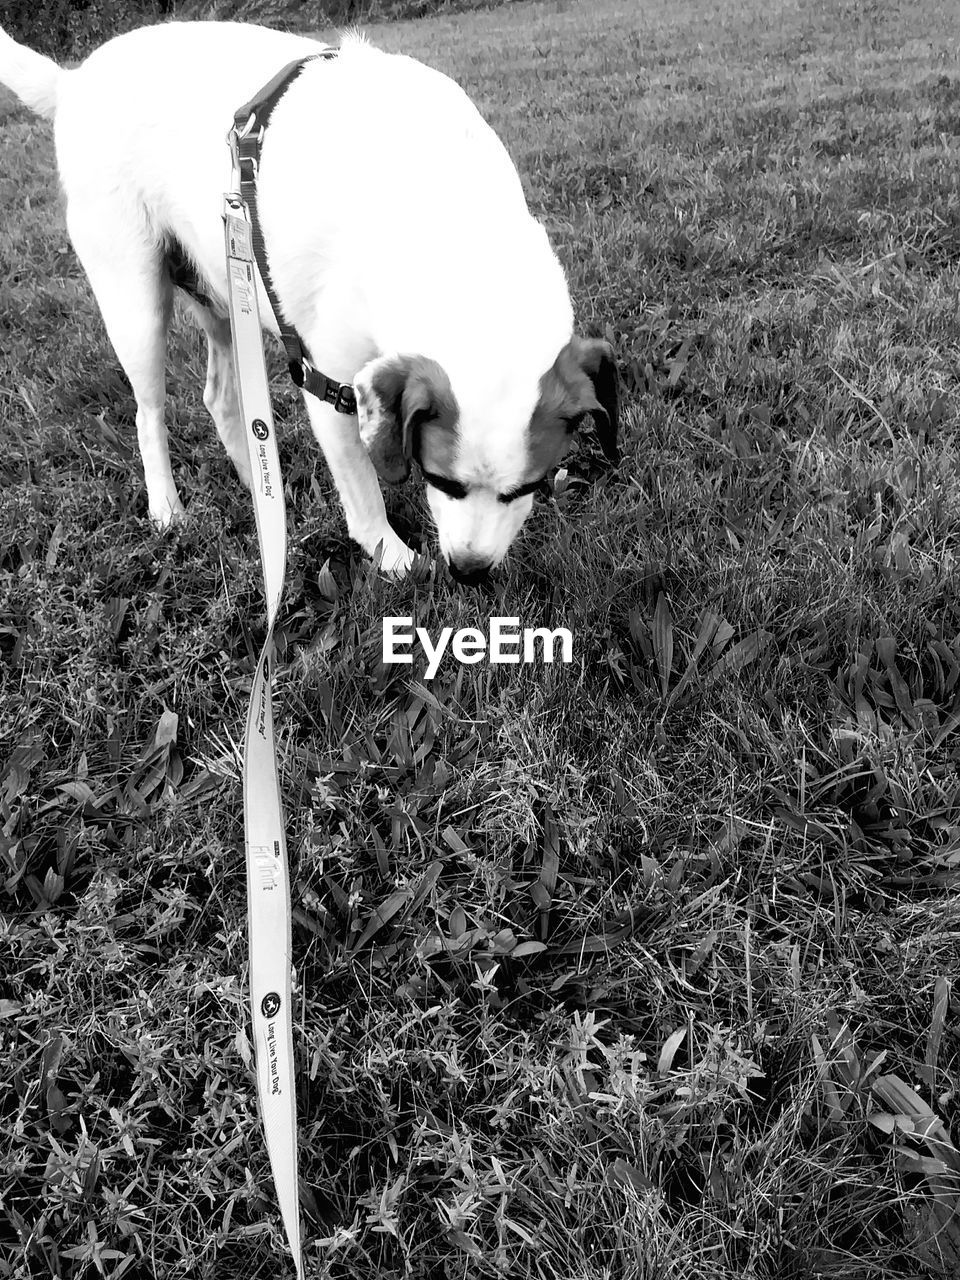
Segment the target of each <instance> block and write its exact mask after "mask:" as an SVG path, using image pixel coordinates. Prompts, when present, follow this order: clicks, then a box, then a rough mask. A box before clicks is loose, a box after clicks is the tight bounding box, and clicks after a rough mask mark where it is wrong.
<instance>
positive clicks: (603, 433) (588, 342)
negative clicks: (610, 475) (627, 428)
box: [570, 338, 620, 462]
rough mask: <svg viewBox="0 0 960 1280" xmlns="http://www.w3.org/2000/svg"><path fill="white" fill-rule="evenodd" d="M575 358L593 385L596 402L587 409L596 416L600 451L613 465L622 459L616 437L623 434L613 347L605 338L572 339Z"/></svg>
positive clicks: (618, 377) (571, 343) (594, 418)
mask: <svg viewBox="0 0 960 1280" xmlns="http://www.w3.org/2000/svg"><path fill="white" fill-rule="evenodd" d="M570 345H571V346H572V347H573V348H574V358H575V359H576V362H577V364H578V365H579V366H580V368H581V369H582V371H583V372H584V373H585V374H586V375H587V377H588V378H589V379H590V381H591V382H592V383H593V394H594V396H595V400H594V402H593V403H592V404H590V405H588V406H587V407H588V408H589V410H590V412H591V413H592V414H593V421H594V425H595V426H596V429H597V438H598V439H599V441H600V447H601V448H602V449H603V452H604V453H605V454H606V455H607V457H608V458H609V459H610V461H611V462H616V461H617V460H618V458H619V457H620V451H619V449H618V448H617V433H618V432H619V430H620V375H619V374H618V373H617V362H616V359H615V358H614V354H613V347H611V345H610V343H609V342H604V341H603V339H602V338H573V339H571V342H570Z"/></svg>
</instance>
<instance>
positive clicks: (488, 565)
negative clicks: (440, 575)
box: [448, 556, 493, 587]
mask: <svg viewBox="0 0 960 1280" xmlns="http://www.w3.org/2000/svg"><path fill="white" fill-rule="evenodd" d="M448 564H449V566H450V576H451V577H452V578H453V579H454V581H456V582H459V583H460V584H461V586H464V587H478V586H480V584H481V583H482V582H486V580H487V578H489V576H490V570H491V569H492V568H493V561H492V560H479V559H476V558H475V557H473V556H465V557H464V558H463V559H462V560H453V559H451V560H449V561H448Z"/></svg>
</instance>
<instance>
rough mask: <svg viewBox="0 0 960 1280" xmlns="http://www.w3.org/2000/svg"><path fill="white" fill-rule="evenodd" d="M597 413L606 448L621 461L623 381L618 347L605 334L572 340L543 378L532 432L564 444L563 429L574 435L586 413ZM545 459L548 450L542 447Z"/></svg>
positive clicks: (559, 445) (558, 446)
mask: <svg viewBox="0 0 960 1280" xmlns="http://www.w3.org/2000/svg"><path fill="white" fill-rule="evenodd" d="M588 413H590V414H592V415H593V421H594V424H595V426H596V430H597V438H598V439H599V441H600V446H601V448H602V449H603V452H604V453H605V454H606V456H607V457H608V458H610V459H611V461H613V462H616V461H617V459H618V457H619V453H618V450H617V431H618V428H619V421H620V379H619V375H618V373H617V364H616V360H615V359H614V355H613V348H612V347H611V346H610V343H609V342H604V341H603V340H602V339H600V338H576V337H574V338H571V339H570V341H569V342H568V343H567V345H566V346H565V347H564V348H563V350H562V351H561V352H560V354H559V355H558V356H557V358H556V360H554V362H553V365H552V366H551V368H550V369H548V370H547V372H546V373H545V374H544V375H543V377H542V378H541V379H540V401H539V403H538V405H537V408H536V409H535V411H534V415H533V419H532V421H531V424H530V429H531V436H532V437H533V438H534V439H540V440H542V441H544V442H547V441H549V440H550V439H551V438H553V439H554V440H555V441H556V443H555V445H554V446H553V447H554V448H555V449H556V450H561V449H562V448H563V445H562V438H563V435H564V433H565V432H566V433H571V432H573V431H575V430H576V428H577V426H579V423H580V420H581V419H582V418H583V417H584V416H585V415H586V414H588ZM542 451H543V454H544V457H546V456H547V454H548V452H549V449H548V448H547V447H546V443H544V446H543V450H542Z"/></svg>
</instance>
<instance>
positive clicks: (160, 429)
mask: <svg viewBox="0 0 960 1280" xmlns="http://www.w3.org/2000/svg"><path fill="white" fill-rule="evenodd" d="M317 49H318V45H317V44H316V43H315V42H314V41H313V40H312V39H310V38H308V37H305V36H298V35H293V34H288V33H284V32H279V31H275V30H270V29H267V28H264V27H257V26H251V25H246V24H242V23H232V22H169V23H163V24H160V25H157V26H149V27H143V28H140V29H138V30H136V31H132V32H130V33H128V34H126V35H122V36H118V37H116V38H114V39H112V40H110V41H108V42H107V43H106V44H104V45H102V46H101V47H100V48H99V49H97V50H95V51H94V52H93V53H92V54H90V56H89V57H88V58H87V59H86V61H84V62H83V63H82V64H81V65H80V66H79V67H77V68H75V69H71V70H66V69H62V68H60V67H58V66H57V64H56V63H55V62H53V61H52V60H50V59H49V58H46V57H44V56H43V55H40V54H38V53H35V52H33V51H32V50H30V49H28V48H26V47H25V46H23V45H20V44H18V43H16V42H15V41H14V40H13V39H12V38H11V37H10V36H9V35H7V34H6V33H4V32H2V31H0V82H2V83H4V84H5V85H7V86H8V87H9V88H10V89H12V90H13V92H14V93H15V94H17V95H18V97H19V98H20V99H21V100H22V101H23V102H24V103H25V104H26V105H27V106H29V107H30V108H32V109H33V110H34V111H36V112H37V113H39V114H40V115H42V116H46V117H48V118H51V119H52V120H53V122H54V134H55V141H56V153H57V164H58V169H59V174H60V179H61V183H62V185H63V188H64V192H65V196H66V220H67V228H68V230H69V234H70V239H71V241H72V243H73V246H74V248H75V250H76V253H77V256H78V258H79V260H80V263H81V264H82V266H83V268H84V270H85V272H86V274H87V277H88V279H89V281H90V285H91V288H92V289H93V292H94V294H95V296H96V299H97V302H98V304H99V307H100V311H101V313H102V316H103V320H104V323H105V325H106V329H107V333H108V335H109V337H110V340H111V342H112V344H113V347H114V349H115V351H116V354H117V356H118V358H119V360H120V363H121V364H122V365H123V368H124V370H125V371H126V374H127V376H128V378H129V380H130V383H131V386H132V388H133V392H134V396H135V398H136V404H137V415H136V422H137V438H138V443H139V447H140V455H141V458H142V462H143V469H144V478H145V482H146V489H147V499H148V509H149V514H150V517H151V519H152V520H153V521H154V522H155V524H156V525H158V526H160V527H161V528H165V527H167V526H168V525H170V524H171V522H173V521H176V520H178V519H179V518H181V517H182V515H183V513H184V508H183V505H182V503H181V501H180V497H179V494H178V492H177V487H176V484H175V483H174V478H173V473H172V471H171V466H170V454H169V447H168V439H167V430H166V426H165V422H164V401H165V395H166V388H165V376H166V375H165V348H166V331H167V327H168V323H169V320H170V315H171V311H172V299H173V296H174V293H175V291H179V292H180V293H181V295H182V297H183V300H184V301H185V303H186V305H187V307H188V308H189V309H190V310H191V311H192V312H193V314H194V315H195V317H196V319H197V320H198V322H199V324H200V325H201V327H202V328H203V330H204V332H205V334H206V338H207V348H208V354H207V375H206V385H205V388H204V393H203V399H204V404H205V405H206V407H207V409H208V410H209V412H210V415H211V417H212V418H213V421H214V423H215V425H216V429H217V433H218V435H219V437H220V440H221V441H222V443H223V446H224V448H225V450H226V452H227V454H228V455H229V457H230V459H231V460H232V462H233V465H234V467H235V468H236V471H237V473H238V475H239V476H240V478H241V479H242V480H243V482H244V483H245V484H247V485H248V486H249V484H250V483H251V473H250V465H249V462H248V459H247V448H246V443H245V438H244V428H243V423H242V421H241V417H240V412H239V405H238V400H237V391H236V385H235V380H234V367H233V360H232V348H231V332H230V323H229V319H228V310H227V301H226V299H227V275H226V263H225V251H224V239H223V223H222V213H223V194H224V192H225V191H227V190H229V189H230V187H231V160H230V153H229V148H228V147H227V145H226V141H225V139H226V134H227V130H228V128H229V126H230V125H231V123H232V121H233V114H234V112H235V110H236V109H237V108H238V107H239V106H240V105H241V104H242V103H244V102H246V101H247V100H248V99H250V98H251V97H252V96H253V95H254V93H256V92H257V91H258V90H259V89H260V88H261V87H262V86H263V85H264V83H265V82H266V81H268V80H269V79H270V78H271V77H272V76H274V75H275V73H276V72H277V71H278V70H279V69H280V68H281V67H283V66H284V65H285V64H287V63H288V62H290V61H292V60H294V59H297V58H304V57H307V56H309V55H310V54H311V53H316V52H317ZM258 203H259V211H260V219H261V223H262V227H263V234H264V239H265V242H266V247H267V255H268V259H269V269H270V275H271V276H272V279H273V282H274V286H275V289H276V293H277V295H278V299H279V303H280V307H281V309H282V311H283V312H284V314H285V316H286V318H287V320H288V321H289V322H290V323H291V324H292V325H293V326H294V327H295V329H296V330H297V332H298V333H299V334H300V336H301V338H302V339H303V341H304V343H305V345H306V348H307V350H308V351H309V352H310V353H311V355H312V357H313V361H314V363H315V365H316V367H318V368H320V369H322V370H323V371H324V373H325V374H326V375H327V376H328V377H332V378H335V379H337V380H339V381H342V382H344V383H352V384H353V387H354V391H355V395H356V401H357V413H356V415H354V416H349V417H345V416H344V415H343V414H342V413H337V412H336V410H335V409H334V408H333V407H332V406H331V405H329V404H327V403H325V402H323V401H321V400H319V399H318V398H317V397H315V396H313V395H311V394H309V393H307V392H304V400H305V402H306V407H307V412H308V414H309V418H310V424H311V427H312V429H313V433H314V435H315V436H316V439H317V441H318V443H319V445H320V447H321V449H322V451H323V453H324V455H325V457H326V460H327V464H328V466H329V468H330V472H331V475H332V477H333V480H334V483H335V484H336V487H337V491H338V493H339V496H340V499H341V502H342V505H343V509H344V513H345V516H346V523H347V529H348V532H349V534H350V536H351V538H353V539H354V540H355V541H356V542H357V543H359V544H360V546H361V547H362V548H363V549H364V551H365V552H366V553H367V554H368V555H370V556H371V557H374V558H376V559H377V560H379V562H380V564H381V565H382V567H383V568H384V569H385V570H387V571H388V572H390V573H393V574H396V575H398V576H402V575H403V574H404V573H405V572H407V571H408V570H409V569H410V568H411V566H412V564H413V562H414V559H415V557H414V553H413V552H412V551H411V549H410V548H409V547H408V546H407V545H406V543H404V542H403V541H402V540H401V539H400V537H399V536H398V535H397V534H396V533H395V532H394V530H393V529H392V528H391V527H390V525H389V523H388V521H387V516H386V509H385V507H384V501H383V494H382V492H381V489H380V485H379V483H378V473H379V477H380V478H382V479H383V480H385V481H386V482H388V483H392V484H397V483H400V482H402V481H404V480H406V479H407V478H408V477H409V476H410V474H411V464H412V463H413V462H416V464H417V465H418V468H419V470H420V472H421V473H422V475H423V478H424V480H425V483H426V493H427V498H428V503H429V507H430V510H431V514H432V516H433V519H434V522H435V524H436V530H437V538H438V542H439V546H440V550H441V552H442V554H443V556H444V558H445V559H446V561H447V563H448V565H449V568H450V572H451V574H452V576H453V577H454V578H456V579H457V580H458V581H460V582H466V583H475V582H477V581H479V580H481V579H482V578H483V577H485V576H486V575H487V574H488V573H489V571H490V570H491V569H492V568H493V566H495V565H498V564H499V563H500V562H501V561H502V560H503V558H504V556H505V555H506V554H507V551H508V549H509V547H510V545H511V544H512V542H513V541H514V539H515V538H516V536H517V534H518V532H519V531H520V528H521V526H522V525H523V523H524V521H525V519H526V517H527V515H528V514H529V512H530V510H531V507H532V505H533V494H534V492H535V491H536V490H537V488H539V487H540V485H541V484H542V482H543V480H544V478H545V476H546V475H547V473H548V472H549V471H550V470H551V468H553V467H555V466H556V464H557V463H558V462H559V460H560V458H561V457H562V455H563V453H564V452H565V450H566V448H567V447H568V444H569V442H570V439H571V436H572V434H573V433H574V432H575V431H576V430H577V428H578V427H579V426H580V425H581V424H582V423H583V421H584V420H585V419H586V418H587V417H588V416H592V418H593V422H594V426H595V429H596V432H597V435H598V438H599V441H600V443H601V446H602V448H603V450H604V452H605V453H606V454H607V455H608V456H609V457H611V458H616V456H617V428H618V378H617V369H616V364H615V361H614V354H613V350H612V348H611V347H610V345H609V343H606V342H604V341H602V340H599V339H585V338H581V337H577V336H576V335H575V334H574V332H573V308H572V305H571V301H570V294H569V290H568V286H567V281H566V277H565V275H564V271H563V268H562V266H561V265H560V262H559V260H558V259H557V257H556V254H555V253H554V251H553V249H552V247H551V245H550V242H549V239H548V237H547V233H546V231H545V230H544V228H543V226H542V225H541V224H540V223H539V222H538V221H537V220H536V219H535V218H534V217H533V216H532V215H531V213H530V211H529V209H528V207H527V203H526V200H525V198H524V194H523V189H522V186H521V182H520V178H519V175H518V173H517V170H516V168H515V166H514V164H513V162H512V161H511V159H510V157H509V156H508V154H507V151H506V149H505V148H504V146H503V144H502V143H501V141H500V140H499V138H498V137H497V135H496V134H495V133H494V131H493V130H492V129H491V128H490V127H489V125H487V124H486V122H485V121H484V120H483V118H482V117H481V115H480V114H479V112H478V111H477V109H476V107H475V106H474V105H473V103H472V102H471V101H470V99H469V97H468V96H467V94H466V93H465V92H464V91H463V90H462V89H461V88H460V87H459V86H458V85H457V84H456V83H455V82H454V81H453V80H451V79H450V78H449V77H447V76H445V75H443V74H442V73H440V72H438V71H436V70H433V69H432V68H430V67H427V66H425V65H424V64H423V63H421V62H418V61H416V60H415V59H413V58H410V57H406V56H401V55H394V54H388V53H385V52H383V51H382V50H379V49H377V48H375V47H374V46H373V45H371V44H370V43H369V42H368V41H367V40H366V39H365V37H364V36H363V35H362V34H360V33H359V32H356V31H351V32H347V33H345V34H344V35H343V36H342V37H341V42H340V45H339V48H338V51H337V54H336V56H335V57H331V58H329V59H323V58H321V59H317V60H315V61H312V62H309V63H307V64H306V65H305V66H304V68H303V70H302V71H301V73H300V74H299V76H298V77H297V78H296V79H295V80H294V81H293V82H292V83H291V84H290V86H289V88H288V89H287V90H286V91H285V93H284V94H283V96H282V97H281V98H280V100H279V102H278V104H277V106H276V109H275V111H274V113H273V116H272V118H271V120H270V123H269V126H268V128H267V129H266V132H265V134H264V138H263V144H262V152H261V158H260V167H259V175H258ZM257 283H258V291H259V303H260V314H261V320H262V323H263V326H264V328H265V329H267V330H268V331H270V332H272V333H274V334H277V333H278V328H277V323H276V320H275V318H274V317H273V313H272V311H271V308H270V305H269V302H268V301H267V296H266V293H265V291H264V289H263V284H262V281H261V280H260V277H259V273H258V275H257Z"/></svg>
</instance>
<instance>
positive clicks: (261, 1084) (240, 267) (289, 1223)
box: [224, 60, 352, 1280]
mask: <svg viewBox="0 0 960 1280" xmlns="http://www.w3.org/2000/svg"><path fill="white" fill-rule="evenodd" d="M302 65H303V60H300V61H299V62H297V63H292V64H290V66H288V67H285V68H283V70H282V71H281V72H280V73H279V74H278V75H277V76H275V77H274V78H273V80H271V81H270V82H269V83H268V84H267V85H265V86H264V88H263V89H262V90H261V91H260V93H259V94H258V95H257V97H256V98H255V99H251V101H250V102H248V103H247V104H245V106H244V107H241V108H240V110H239V111H238V112H237V113H236V117H235V122H234V127H233V129H231V131H230V133H229V134H228V135H227V141H228V144H229V146H230V152H231V156H232V159H233V176H232V179H231V188H232V189H231V190H230V191H229V192H227V193H226V194H225V195H224V236H225V247H226V265H227V284H228V296H229V310H230V325H231V330H232V336H233V359H234V368H235V371H236V378H237V392H238V398H239V401H240V415H241V419H242V421H243V426H244V435H245V438H246V441H247V452H248V456H249V459H250V471H251V476H252V490H253V506H254V513H255V516H256V524H257V540H258V542H259V545H260V561H261V564H262V567H263V582H264V594H265V596H266V605H267V634H266V637H265V639H264V642H263V647H262V649H261V651H260V658H259V661H258V662H257V667H256V672H255V674H254V677H253V687H252V688H251V690H250V705H249V708H248V710H247V724H246V731H245V735H244V753H243V821H244V843H245V848H246V871H247V945H248V949H249V971H250V976H249V988H250V993H249V994H250V1017H251V1024H252V1028H253V1043H254V1060H255V1063H256V1078H257V1101H258V1104H259V1108H260V1120H261V1124H262V1125H263V1132H264V1138H265V1141H266V1147H267V1155H268V1157H269V1160H270V1169H271V1172H272V1174H273V1181H274V1186H275V1188H276V1193H277V1201H278V1203H279V1206H280V1216H281V1218H282V1220H283V1226H284V1230H285V1231H286V1235H287V1241H288V1243H289V1245H290V1251H291V1253H292V1254H293V1261H294V1266H295V1267H296V1272H297V1280H303V1252H302V1246H301V1240H300V1197H299V1178H298V1161H297V1095H296V1073H295V1068H294V1059H293V1010H292V978H291V967H292V939H291V919H290V873H289V868H288V864H287V849H286V837H285V833H284V821H283V805H282V801H281V795H280V780H279V775H278V772H277V751H276V739H275V737H274V728H273V680H272V676H273V670H274V659H275V653H276V650H275V646H274V625H275V623H276V619H277V610H278V608H279V604H280V597H281V596H282V594H283V581H284V574H285V569H286V558H287V521H286V507H285V504H284V497H283V477H282V475H281V473H280V458H279V454H278V451H277V441H276V434H275V430H274V421H273V411H272V409H271V405H270V390H269V386H268V383H267V369H266V361H265V359H264V354H263V333H262V330H261V327H260V310H259V306H258V303H257V278H256V269H255V264H257V263H258V260H259V267H260V272H261V278H262V279H263V281H264V284H265V286H266V288H267V295H268V297H269V299H270V303H271V306H272V307H273V310H274V314H275V316H276V318H277V322H278V324H279V325H280V329H281V335H282V337H283V340H284V347H285V348H286V350H287V356H288V360H289V361H290V369H291V376H293V377H294V381H295V382H298V385H305V383H306V377H305V373H306V369H308V368H310V366H309V364H308V363H307V362H306V357H305V352H304V350H303V346H302V344H301V343H300V341H299V338H298V337H297V335H296V333H295V331H293V330H292V329H291V328H290V327H289V326H288V325H287V324H286V322H285V320H284V318H283V315H282V313H281V311H280V307H279V304H278V302H277V299H276V295H275V293H274V290H273V284H272V281H271V280H270V275H269V271H268V270H267V265H266V253H265V248H264V245H263V236H262V233H261V231H260V223H259V218H258V217H257V213H256V177H257V169H258V167H259V148H260V142H261V140H262V138H263V131H264V129H265V127H266V123H267V120H268V119H269V116H270V112H271V111H272V110H273V106H274V105H275V103H276V102H277V100H278V99H279V97H280V95H281V94H282V93H283V90H284V89H285V88H286V87H287V85H288V84H289V83H290V82H291V80H292V79H293V78H294V77H295V76H296V75H297V74H299V72H300V70H301V68H302ZM258 248H259V250H260V252H259V253H258V252H257V249H258ZM295 362H296V364H297V367H298V369H299V372H300V374H301V376H300V380H299V381H298V379H297V375H296V373H295V371H294V363H295ZM313 372H315V371H313ZM319 376H320V377H321V378H322V377H323V375H322V374H321V375H319ZM325 381H326V380H325ZM334 386H336V389H337V391H338V392H339V391H341V388H340V386H339V384H334ZM308 389H310V388H308ZM349 390H350V392H351V394H352V388H350V389H349ZM338 407H339V406H338Z"/></svg>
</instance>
